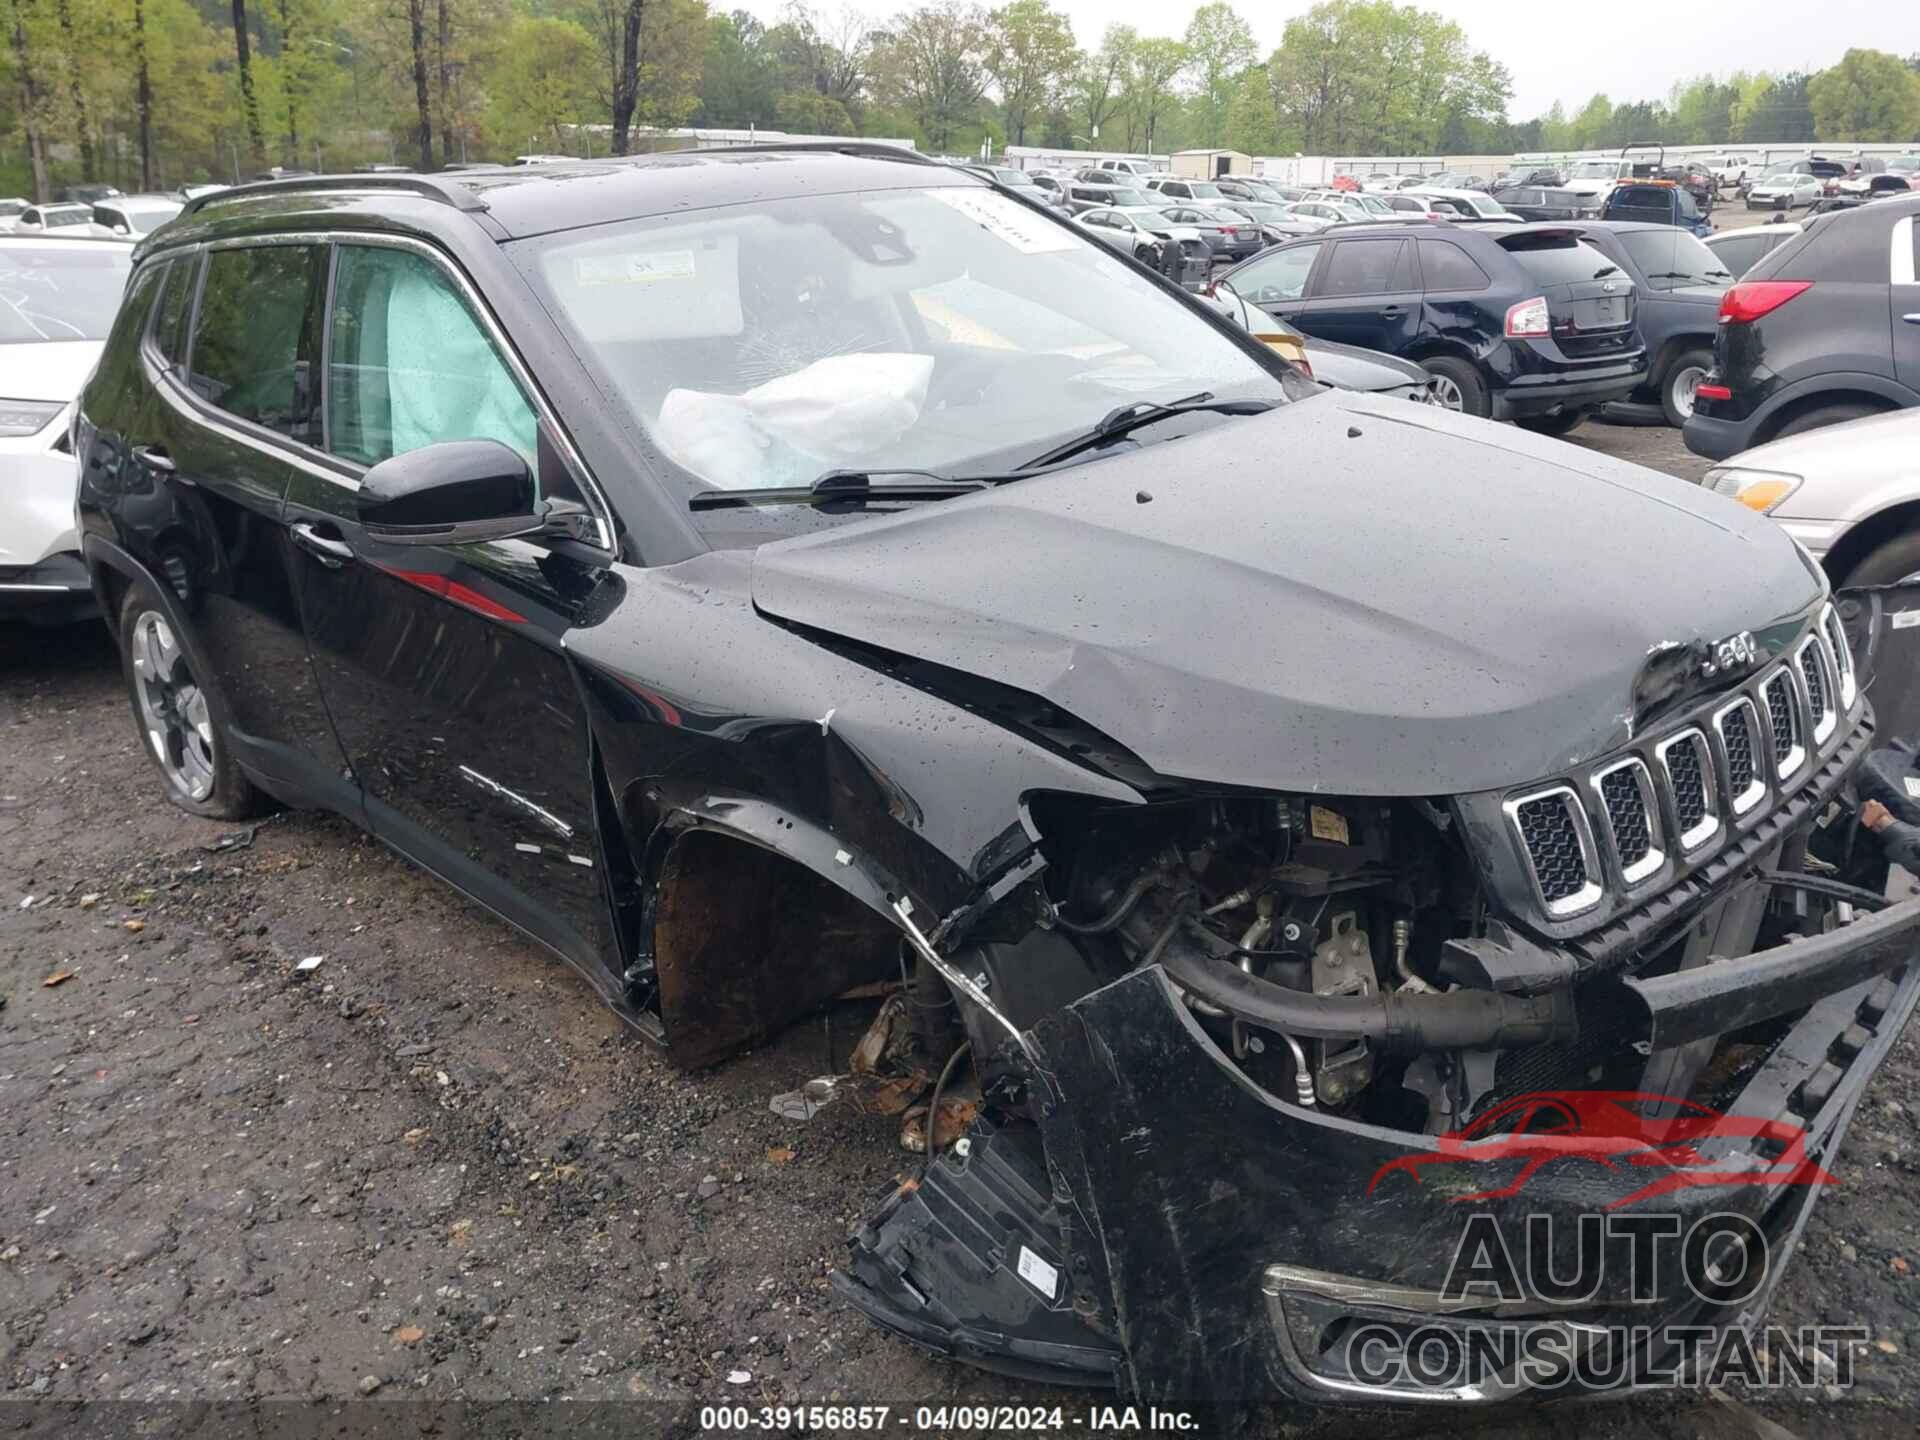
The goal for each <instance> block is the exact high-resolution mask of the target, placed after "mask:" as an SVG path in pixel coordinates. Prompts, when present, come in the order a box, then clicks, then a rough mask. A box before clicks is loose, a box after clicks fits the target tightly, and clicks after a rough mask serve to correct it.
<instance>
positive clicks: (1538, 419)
mask: <svg viewBox="0 0 1920 1440" xmlns="http://www.w3.org/2000/svg"><path fill="white" fill-rule="evenodd" d="M1586 418H1587V412H1586V411H1584V410H1560V411H1556V412H1555V413H1554V414H1552V415H1522V416H1519V417H1518V418H1517V419H1515V420H1514V422H1513V423H1514V424H1515V425H1518V426H1519V427H1520V428H1521V429H1522V430H1528V431H1531V432H1532V433H1533V434H1535V435H1568V434H1571V433H1572V432H1573V431H1575V430H1577V429H1579V428H1580V426H1581V425H1582V424H1583V423H1585V421H1586Z"/></svg>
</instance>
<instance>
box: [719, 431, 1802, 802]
mask: <svg viewBox="0 0 1920 1440" xmlns="http://www.w3.org/2000/svg"><path fill="white" fill-rule="evenodd" d="M1355 432H1357V433H1355ZM1822 589H1823V585H1822V582H1821V581H1820V580H1819V579H1818V578H1817V577H1816V575H1815V574H1814V573H1813V572H1812V571H1811V570H1810V568H1809V566H1808V564H1807V563H1805V562H1804V561H1803V560H1802V558H1801V556H1800V553H1799V552H1798V550H1797V549H1796V547H1795V546H1794V544H1793V542H1792V541H1791V540H1789V539H1788V538H1787V536H1786V534H1785V533H1784V532H1783V531H1782V530H1780V529H1779V527H1777V526H1776V525H1774V524H1773V523H1772V522H1771V521H1769V520H1767V519H1766V518H1764V517H1762V516H1759V515H1756V514H1754V513H1752V512H1751V511H1749V510H1746V509H1745V508H1743V507H1741V506H1739V505H1736V504H1734V503H1733V502H1731V501H1727V500H1724V499H1721V498H1719V497H1717V496H1714V495H1712V494H1708V493H1705V492H1702V491H1701V490H1700V489H1699V488H1698V487H1696V486H1692V485H1687V484H1684V483H1682V482H1680V481H1678V480H1674V479H1672V478H1670V477H1668V476H1666V475H1661V474H1658V473H1656V472H1654V471H1651V470H1645V469H1641V468H1640V467H1638V466H1634V465H1628V464H1625V463H1622V462H1619V461H1614V460H1609V459H1607V458H1604V457H1602V456H1599V455H1595V454H1592V453H1590V452H1586V451H1582V450H1580V449H1577V448H1575V447H1574V446H1571V445H1568V444H1566V443H1564V442H1561V441H1557V440H1551V439H1546V438H1544V437H1539V436H1533V435H1529V434H1527V433H1525V432H1524V431H1520V430H1516V429H1512V428H1509V427H1506V426H1495V425H1492V424H1490V423H1487V422H1483V421H1478V420H1472V419H1466V418H1463V417H1460V416H1456V415H1451V414H1449V413H1447V412H1445V411H1440V410H1436V409H1430V408H1429V407H1426V406H1414V405H1409V404H1407V403H1406V402H1404V401H1399V400H1389V399H1371V398H1368V397H1365V396H1360V395H1354V394H1342V393H1329V394H1326V395H1322V396H1317V397H1315V398H1313V399H1310V400H1305V401H1299V402H1296V403H1294V404H1291V405H1287V406H1284V407H1282V408H1281V409H1279V410H1277V411H1274V412H1272V413H1270V414H1267V415H1263V416H1257V417H1252V418H1246V419H1239V420H1228V421H1224V422H1222V423H1219V424H1216V425H1214V426H1213V427H1212V428H1210V429H1208V430H1205V431H1203V432H1201V433H1198V434H1194V435H1191V436H1189V437H1186V438H1183V439H1178V440H1169V441H1163V442H1160V443H1157V444H1153V443H1149V444H1146V445H1143V446H1141V447H1140V448H1138V449H1135V450H1130V451H1128V452H1126V453H1123V454H1120V455H1116V456H1114V457H1112V458H1109V459H1106V460H1102V461H1096V462H1092V463H1088V464H1086V465H1083V466H1079V467H1076V468H1074V469H1070V470H1066V471H1063V472H1060V473H1057V474H1053V475H1048V476H1043V477H1037V478H1035V479H1031V480H1024V481H1020V482H1017V483H1014V484H1011V485H1008V486H1005V487H1003V488H1001V489H998V490H994V491H990V492H985V493H982V494H979V495H973V496H967V497H964V498H962V499H959V500H949V501H944V502H941V503H939V504H928V505H922V506H917V507H914V508H913V509H911V510H909V511H907V512H904V513H902V514H899V515H896V516H890V517H886V518H883V519H876V520H873V521H871V522H867V523H863V524H856V525H852V526H848V527H846V528H843V529H840V530H835V531H828V532H823V533H817V534H814V535H809V536H805V537H801V538H797V539H794V540H786V541H780V542H777V543H775V544H771V545H768V546H765V547H763V548H762V549H761V550H760V551H759V552H758V553H757V554H756V556H755V559H754V565H753V596H754V602H755V604H756V605H757V606H758V607H759V609H760V610H761V611H762V612H763V613H765V614H768V615H772V616H777V617H780V618H782V619H784V620H788V621H792V622H796V623H798V624H802V625H806V626H809V627H812V628H815V629H817V630H821V631H827V632H831V633H834V634H837V635H842V636H846V637H848V638H850V639H855V640H859V641H862V642H865V643H868V644H872V645H876V646H881V647H884V648H886V649H888V650H892V651H896V652H900V653H903V654H907V655H912V656H917V657H920V658H922V659H926V660H930V661H934V662H937V663H939V664H942V665H946V666H950V667H952V668H954V669H957V670H962V671H967V672H970V673H972V674H975V675H978V676H982V677H985V678H988V679H991V680H994V681H998V682H1000V683H1003V684H1006V685H1011V686H1014V687H1017V688H1018V689H1021V690H1024V691H1028V692H1030V693H1032V694H1036V695H1040V696H1044V697H1045V698H1046V699H1048V700H1049V701H1051V702H1053V703H1054V704H1056V705H1058V706H1059V707H1060V708H1062V709H1063V710H1065V711H1067V712H1068V713H1070V714H1071V715H1073V716H1075V717H1077V718H1078V719H1080V720H1081V721H1083V722H1085V723H1087V724H1089V725H1092V726H1094V727H1095V728H1096V729H1098V730H1100V731H1102V732H1104V733H1105V734H1107V735H1108V736H1110V737H1112V738H1113V739H1115V740H1117V741H1118V742H1120V743H1121V744H1122V745H1125V746H1126V747H1127V748H1128V749H1130V750H1132V751H1133V752H1134V753H1135V754H1136V755H1138V756H1139V757H1140V758H1141V759H1142V760H1143V761H1145V762H1146V763H1147V764H1148V765H1150V766H1151V767H1152V768H1153V769H1154V770H1156V771H1157V772H1159V773H1161V774H1163V775H1168V776H1176V777H1184V778H1187V779H1192V780H1200V781H1215V782H1221V783H1228V784H1237V785H1248V786H1257V787H1262V788H1270V789H1282V790H1313V789H1318V790H1324V791H1335V792H1343V793H1350V794H1377V795H1437V794H1451V793H1463V792H1469V791H1476V790H1486V789H1493V788H1497V787H1500V786H1504V785H1510V784H1518V783H1521V782H1524V781H1528V780H1532V779H1536V778H1540V777H1543V776H1547V775H1550V774H1553V773H1555V772H1557V771H1559V770H1561V769H1563V768H1564V767H1566V766H1568V765H1570V764H1574V763H1578V762H1580V761H1583V760H1586V759H1590V758H1592V757H1594V756H1596V755H1599V754H1603V753H1605V752H1606V751H1608V750H1611V749H1613V748H1615V747H1617V746H1619V745H1620V744H1622V743H1624V742H1625V741H1626V740H1627V739H1629V738H1631V730H1632V724H1633V715H1632V709H1633V698H1632V697H1633V693H1634V681H1635V678H1636V677H1637V676H1638V675H1639V674H1640V672H1641V670H1642V667H1643V666H1644V665H1645V664H1646V662H1647V659H1648V656H1649V653H1650V652H1652V651H1655V650H1657V649H1667V648H1670V647H1671V645H1672V644H1673V643H1674V642H1680V643H1682V644H1684V643H1686V642H1689V641H1694V640H1704V641H1707V642H1712V641H1715V640H1719V639H1722V638H1724V637H1726V636H1728V635H1730V634H1733V633H1735V632H1738V631H1741V630H1753V631H1755V632H1757V633H1758V632H1762V631H1764V630H1765V628H1766V627H1768V626H1769V625H1775V626H1776V627H1778V628H1777V630H1776V634H1775V635H1774V637H1772V638H1773V639H1775V640H1776V641H1777V642H1778V643H1784V637H1785V636H1786V634H1787V633H1788V632H1790V631H1791V629H1792V628H1793V624H1792V622H1793V621H1794V620H1796V619H1797V618H1798V617H1801V616H1802V615H1804V613H1805V612H1806V611H1807V610H1808V608H1809V607H1810V606H1812V605H1813V604H1814V603H1815V602H1816V601H1817V600H1818V598H1819V596H1820V594H1821V593H1822ZM1762 638H1763V640H1765V639H1767V638H1768V637H1766V636H1764V635H1763V636H1762Z"/></svg>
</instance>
